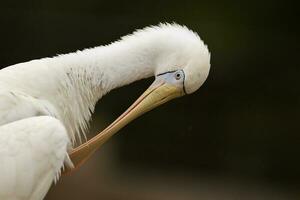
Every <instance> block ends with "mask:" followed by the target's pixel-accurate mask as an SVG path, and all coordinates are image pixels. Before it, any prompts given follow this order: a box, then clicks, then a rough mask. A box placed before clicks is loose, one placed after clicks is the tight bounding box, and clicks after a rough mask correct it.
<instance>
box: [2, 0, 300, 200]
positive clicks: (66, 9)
mask: <svg viewBox="0 0 300 200" xmlns="http://www.w3.org/2000/svg"><path fill="white" fill-rule="evenodd" d="M297 12H299V9H298V7H297V5H296V4H293V3H292V2H289V1H280V2H276V1H262V0H260V1H258V0H252V1H223V2H217V1H209V0H203V1H201V0H199V1H183V0H181V1H177V0H174V1H154V0H153V1H114V0H111V1H101V0H85V1H79V0H72V1H63V0H51V1H44V0H31V1H3V2H1V6H0V27H1V31H0V34H1V37H0V66H2V67H6V66H9V65H12V64H15V63H19V62H24V61H29V60H32V59H36V58H42V57H46V56H53V55H56V54H61V53H68V52H72V51H76V50H77V49H83V48H87V47H93V46H98V45H103V44H107V43H110V42H112V41H114V40H116V39H118V38H119V37H120V36H123V35H126V34H128V33H131V32H132V31H134V30H135V29H137V28H143V27H145V26H147V25H156V24H158V23H159V22H177V23H179V24H184V25H186V26H188V27H189V28H191V29H192V30H194V31H196V32H198V33H199V35H200V36H201V38H202V39H203V40H204V41H205V43H206V44H208V47H209V49H210V51H211V71H210V75H209V77H208V79H207V81H206V83H205V84H204V85H203V86H202V88H201V89H200V90H199V91H197V92H196V93H195V94H192V95H189V96H186V97H184V98H181V99H176V100H174V101H172V102H170V103H168V104H166V105H163V106H161V107H160V108H158V109H156V110H154V111H151V112H150V113H148V114H146V115H144V116H142V117H141V118H139V119H137V120H135V121H134V122H133V123H131V124H129V125H128V126H127V127H125V128H124V129H123V130H122V131H120V133H119V134H118V135H116V136H115V137H113V139H111V141H109V142H108V144H106V145H105V146H104V147H103V148H102V151H100V152H99V153H97V154H96V155H95V156H94V158H93V159H92V160H91V161H90V162H89V163H88V164H87V165H86V166H84V167H82V169H80V170H79V171H78V172H77V174H74V175H73V176H71V177H63V178H62V179H61V181H60V182H59V184H58V185H57V186H55V187H52V189H51V191H50V194H49V195H48V196H47V198H46V199H47V200H51V199H71V198H73V199H83V198H84V197H85V198H89V199H147V200H148V199H149V200H150V199H297V197H298V198H299V196H300V192H299V188H298V187H299V186H300V184H299V180H300V158H299V154H300V132H299V130H300V129H299V113H300V112H299V111H300V85H299V81H298V79H299V74H300V69H299V67H300V66H299V59H298V57H299V18H298V17H297V14H298V13H297ZM151 81H152V79H149V80H143V81H140V82H137V83H134V84H132V85H130V86H127V87H124V88H121V89H118V90H115V91H113V92H111V93H110V94H109V95H107V96H105V97H104V98H103V99H102V100H101V101H100V102H99V104H98V106H97V111H96V113H95V115H94V117H93V123H92V127H93V128H92V131H91V132H92V133H96V132H97V131H99V130H100V129H101V128H103V127H104V126H106V125H108V124H109V123H110V122H112V121H113V120H114V119H115V118H116V117H117V116H118V115H119V114H121V113H122V112H123V111H124V110H125V109H126V108H127V107H128V106H129V105H130V104H131V103H132V102H133V101H134V100H135V99H136V98H137V97H138V96H139V95H140V94H141V93H142V92H143V91H144V90H145V89H146V88H147V86H148V85H149V84H150V83H151Z"/></svg>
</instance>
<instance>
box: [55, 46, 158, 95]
mask: <svg viewBox="0 0 300 200" xmlns="http://www.w3.org/2000/svg"><path fill="white" fill-rule="evenodd" d="M153 57H154V55H153V52H152V51H151V48H148V47H146V46H145V45H144V46H143V45H142V44H137V43H134V42H131V41H118V42H115V43H112V44H110V45H107V46H100V47H95V48H91V49H85V50H83V51H77V52H75V53H70V54H66V55H61V56H59V57H57V58H56V59H57V60H58V61H59V63H61V64H62V65H63V67H64V68H65V71H66V73H67V75H68V76H69V77H71V79H73V81H75V82H77V83H80V86H84V87H85V89H87V87H88V88H89V91H87V92H89V93H90V92H94V93H95V95H96V96H98V98H101V97H102V96H103V95H104V94H106V93H108V92H109V91H111V90H112V89H115V88H118V87H121V86H124V85H127V84H130V83H132V82H135V81H137V80H140V79H143V78H148V77H150V76H153V75H154V63H153ZM80 92H84V91H80Z"/></svg>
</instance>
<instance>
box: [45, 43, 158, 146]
mask: <svg viewBox="0 0 300 200" xmlns="http://www.w3.org/2000/svg"><path fill="white" fill-rule="evenodd" d="M153 56H154V54H153V52H152V48H149V47H148V46H147V45H146V44H143V43H137V42H135V41H123V40H122V41H119V42H115V43H112V44H110V45H107V46H100V47H95V48H92V49H86V50H83V51H77V52H75V53H70V54H65V55H60V56H57V57H54V58H47V59H44V62H45V63H46V65H47V66H48V67H50V68H51V71H56V73H54V74H55V76H57V75H58V74H60V76H59V77H60V80H59V81H58V82H59V83H57V90H56V91H60V94H59V95H58V96H60V97H61V98H60V99H53V100H52V103H54V104H55V105H56V107H58V109H57V110H61V111H63V112H62V113H60V115H61V116H60V118H61V119H62V120H63V121H65V125H66V127H67V129H68V130H69V132H70V133H71V136H72V140H73V141H75V135H76V133H77V135H79V137H78V138H79V139H80V136H81V134H80V133H85V132H86V130H87V127H88V125H87V123H88V121H89V120H90V117H91V112H93V111H94V107H95V104H96V103H97V101H98V100H99V99H100V98H101V97H102V96H103V95H105V94H106V93H108V92H109V91H111V90H112V89H115V88H117V87H121V86H124V85H127V84H129V83H132V82H134V81H137V80H140V79H143V78H147V77H150V76H153V75H154V66H155V65H154V62H153V60H155V59H153ZM49 98H52V97H49Z"/></svg>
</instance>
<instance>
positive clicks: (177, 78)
mask: <svg viewBox="0 0 300 200" xmlns="http://www.w3.org/2000/svg"><path fill="white" fill-rule="evenodd" d="M181 77H182V75H181V73H180V72H176V73H175V79H176V80H179V79H181Z"/></svg>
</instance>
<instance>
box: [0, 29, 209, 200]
mask: <svg viewBox="0 0 300 200" xmlns="http://www.w3.org/2000/svg"><path fill="white" fill-rule="evenodd" d="M209 68H210V53H209V51H208V49H207V47H206V45H205V44H204V43H203V41H202V40H201V39H200V38H199V36H198V35H197V34H196V33H195V32H192V31H191V30H189V29H188V28H186V27H184V26H180V25H177V24H160V25H158V26H152V27H148V28H145V29H142V30H138V31H136V32H134V33H133V34H131V35H128V36H125V37H123V38H121V40H119V41H117V42H114V43H112V44H110V45H106V46H99V47H96V48H92V49H86V50H83V51H77V52H75V53H70V54H66V55H59V56H57V57H53V58H43V59H39V60H33V61H30V62H25V63H20V64H16V65H13V66H9V67H6V68H4V69H2V70H0V199H1V200H41V199H43V198H44V196H45V195H46V193H47V191H48V189H49V187H50V186H51V183H52V182H53V181H55V180H57V179H58V178H59V176H60V172H61V169H62V168H63V166H64V165H66V166H67V167H68V168H70V169H72V167H74V166H75V167H78V166H79V165H80V164H82V163H83V162H84V161H85V160H86V159H87V158H88V157H89V156H90V155H91V154H92V153H93V152H94V151H95V150H96V149H97V148H98V147H99V146H100V145H101V144H102V143H104V142H105V141H106V140H107V139H108V138H109V137H111V136H112V135H113V134H114V133H115V132H117V131H118V130H119V129H121V128H122V127H123V126H125V125H126V124H128V123H129V122H130V121H132V120H133V119H135V118H136V117H138V116H139V115H141V114H143V113H145V112H147V111H149V110H151V109H153V108H155V107H157V106H158V105H161V104H163V103H165V102H167V101H169V100H171V99H173V98H175V97H179V96H182V95H184V94H190V93H192V92H194V91H196V90H197V89H198V88H199V87H200V86H201V85H202V84H203V82H204V81H205V80H206V78H207V76H208V73H209ZM151 76H155V81H154V83H153V84H152V85H151V86H150V87H149V88H148V90H146V92H145V93H144V94H143V95H142V96H141V97H140V98H139V99H138V100H137V101H136V102H135V103H134V104H133V105H132V106H131V107H130V108H129V109H128V110H127V111H126V112H125V113H123V114H122V115H121V116H120V117H119V118H118V119H117V120H116V121H115V122H113V123H112V124H111V125H110V126H109V127H108V128H106V129H105V130H104V131H103V132H102V133H100V134H99V135H97V136H96V137H94V138H92V139H91V140H89V141H87V142H86V143H84V144H82V145H81V146H79V147H77V148H74V143H75V141H76V140H79V141H81V139H80V138H81V136H82V135H84V134H85V133H86V131H87V127H88V122H89V120H90V117H91V113H92V112H93V111H94V107H95V104H96V102H97V101H98V100H99V99H100V98H101V97H102V96H103V95H105V94H106V93H108V92H109V91H111V90H112V89H115V88H118V87H121V86H124V85H127V84H130V83H132V82H134V81H137V80H140V79H143V78H147V77H151ZM69 155H70V156H69Z"/></svg>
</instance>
